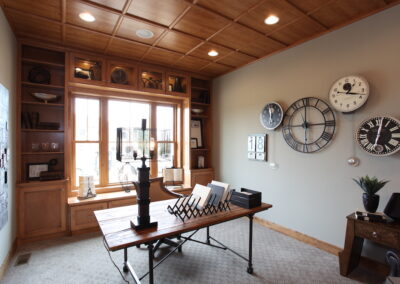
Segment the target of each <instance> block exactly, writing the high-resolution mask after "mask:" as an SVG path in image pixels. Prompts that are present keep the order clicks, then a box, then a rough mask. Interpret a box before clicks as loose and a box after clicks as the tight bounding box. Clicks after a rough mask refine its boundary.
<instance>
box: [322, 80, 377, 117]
mask: <svg viewBox="0 0 400 284" xmlns="http://www.w3.org/2000/svg"><path fill="white" fill-rule="evenodd" d="M368 95H369V85H368V82H367V80H366V79H365V78H363V77H361V76H346V77H343V78H340V79H339V80H337V81H336V82H335V83H334V84H333V85H332V87H331V90H330V91H329V102H330V103H331V105H332V107H333V108H334V109H336V110H337V111H340V112H352V111H355V110H356V109H358V108H360V107H361V106H362V105H363V104H365V102H366V101H367V99H368Z"/></svg>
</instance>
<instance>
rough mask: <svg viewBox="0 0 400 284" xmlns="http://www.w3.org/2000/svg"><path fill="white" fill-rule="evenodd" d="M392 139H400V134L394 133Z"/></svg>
mask: <svg viewBox="0 0 400 284" xmlns="http://www.w3.org/2000/svg"><path fill="white" fill-rule="evenodd" d="M392 138H400V133H392Z"/></svg>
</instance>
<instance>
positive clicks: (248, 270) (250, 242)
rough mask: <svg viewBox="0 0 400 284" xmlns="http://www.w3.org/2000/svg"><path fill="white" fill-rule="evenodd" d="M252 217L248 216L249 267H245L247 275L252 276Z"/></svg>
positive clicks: (251, 215)
mask: <svg viewBox="0 0 400 284" xmlns="http://www.w3.org/2000/svg"><path fill="white" fill-rule="evenodd" d="M253 216H254V214H250V215H248V216H247V217H249V221H250V223H249V265H248V266H247V273H249V274H253Z"/></svg>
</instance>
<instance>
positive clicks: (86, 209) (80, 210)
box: [71, 202, 108, 232]
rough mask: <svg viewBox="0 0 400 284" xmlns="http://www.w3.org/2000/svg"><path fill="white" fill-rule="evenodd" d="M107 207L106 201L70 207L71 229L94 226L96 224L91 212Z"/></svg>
mask: <svg viewBox="0 0 400 284" xmlns="http://www.w3.org/2000/svg"><path fill="white" fill-rule="evenodd" d="M107 207H108V206H107V202H100V203H93V204H88V205H79V206H73V207H71V231H72V232H74V231H77V230H82V229H89V228H96V227H97V226H98V224H97V220H96V217H95V216H94V213H93V212H94V211H96V210H102V209H107Z"/></svg>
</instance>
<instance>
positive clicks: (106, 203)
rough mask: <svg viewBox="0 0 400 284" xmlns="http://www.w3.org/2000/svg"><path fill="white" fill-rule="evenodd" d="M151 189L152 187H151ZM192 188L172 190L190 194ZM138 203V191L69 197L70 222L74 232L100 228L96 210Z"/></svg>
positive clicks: (183, 187)
mask: <svg viewBox="0 0 400 284" xmlns="http://www.w3.org/2000/svg"><path fill="white" fill-rule="evenodd" d="M150 190H151V189H150ZM191 190H192V188H191V187H188V186H182V188H175V189H173V190H171V191H173V192H175V193H180V194H190V192H191ZM134 204H136V191H131V192H125V191H116V192H107V193H99V194H97V195H96V196H95V197H92V198H88V199H83V200H79V199H78V198H77V197H69V198H68V211H69V222H70V229H71V233H72V234H79V233H85V232H90V231H95V230H98V225H97V221H96V218H95V216H94V214H93V212H94V211H96V210H102V209H107V208H114V207H120V206H128V205H134Z"/></svg>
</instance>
